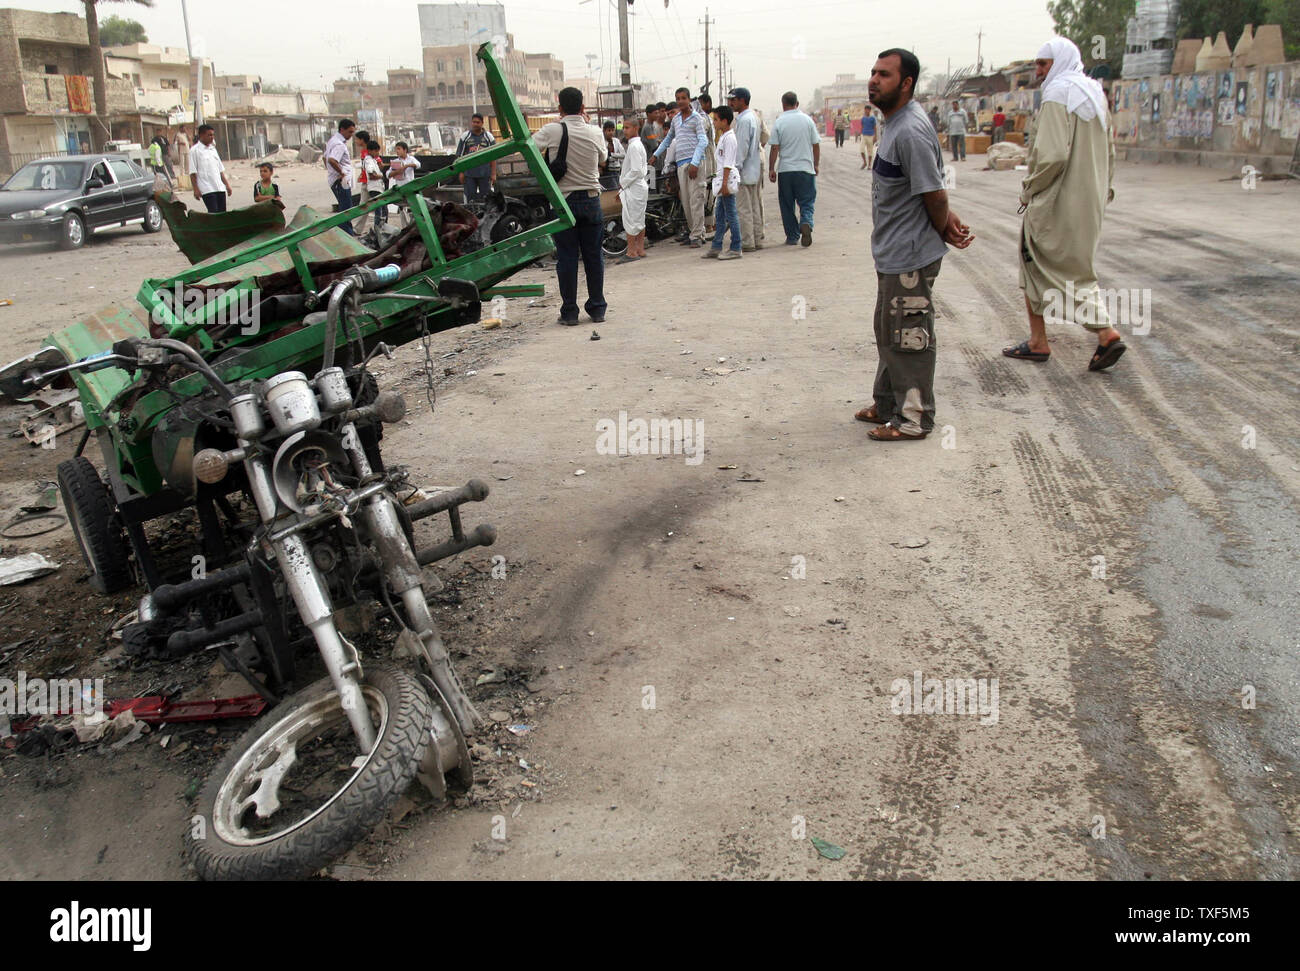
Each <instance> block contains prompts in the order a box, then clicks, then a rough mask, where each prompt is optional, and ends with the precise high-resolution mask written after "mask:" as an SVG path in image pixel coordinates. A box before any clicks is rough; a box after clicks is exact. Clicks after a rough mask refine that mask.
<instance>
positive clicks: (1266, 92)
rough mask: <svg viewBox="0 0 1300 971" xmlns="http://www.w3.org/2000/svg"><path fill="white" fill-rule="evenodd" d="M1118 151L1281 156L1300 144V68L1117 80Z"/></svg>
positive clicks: (1283, 66) (1295, 65)
mask: <svg viewBox="0 0 1300 971" xmlns="http://www.w3.org/2000/svg"><path fill="white" fill-rule="evenodd" d="M1111 95H1112V98H1113V104H1114V117H1115V142H1116V145H1117V146H1119V147H1132V148H1140V149H1159V150H1168V151H1185V152H1186V151H1191V152H1213V153H1222V154H1225V155H1231V156H1254V155H1261V156H1269V155H1271V156H1285V157H1287V158H1290V157H1291V155H1292V153H1293V152H1294V151H1295V147H1296V138H1297V136H1300V62H1291V63H1289V64H1276V65H1271V66H1259V67H1246V68H1241V67H1238V68H1230V69H1225V70H1221V71H1203V72H1201V73H1198V74H1165V75H1161V76H1158V77H1150V78H1135V79H1132V80H1127V79H1122V80H1117V81H1116V82H1115V83H1114V85H1113V86H1112V88H1111Z"/></svg>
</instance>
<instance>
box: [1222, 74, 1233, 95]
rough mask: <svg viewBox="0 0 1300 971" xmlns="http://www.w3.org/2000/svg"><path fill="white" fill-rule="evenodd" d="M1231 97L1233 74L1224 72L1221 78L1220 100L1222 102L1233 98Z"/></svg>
mask: <svg viewBox="0 0 1300 971" xmlns="http://www.w3.org/2000/svg"><path fill="white" fill-rule="evenodd" d="M1231 97H1232V72H1231V71H1224V72H1223V74H1221V75H1220V76H1219V98H1220V99H1221V100H1222V99H1223V98H1231Z"/></svg>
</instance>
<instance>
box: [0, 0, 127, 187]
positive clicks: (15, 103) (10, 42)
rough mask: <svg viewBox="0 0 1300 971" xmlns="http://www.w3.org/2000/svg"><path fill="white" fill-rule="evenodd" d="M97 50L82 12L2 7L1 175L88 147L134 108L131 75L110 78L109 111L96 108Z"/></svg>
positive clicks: (0, 75)
mask: <svg viewBox="0 0 1300 971" xmlns="http://www.w3.org/2000/svg"><path fill="white" fill-rule="evenodd" d="M96 56H101V55H100V54H99V52H98V51H94V52H92V51H91V48H90V42H89V39H88V34H87V31H86V21H85V19H84V18H82V17H78V16H77V15H76V14H71V13H40V12H37V11H32V10H14V9H0V176H7V175H8V174H10V173H11V172H13V171H14V170H15V169H17V168H19V167H21V166H22V165H24V164H26V163H27V162H29V161H31V160H32V159H34V158H39V157H41V156H42V155H51V154H67V153H69V152H82V151H90V150H91V148H92V146H93V145H94V144H97V143H102V142H103V141H104V140H106V139H107V138H109V137H111V126H112V124H113V118H114V117H115V116H117V115H123V116H129V115H130V114H131V113H132V112H134V110H135V97H134V93H133V91H132V89H131V86H130V83H129V82H127V81H122V80H120V79H114V78H109V80H108V84H107V86H106V91H105V94H106V97H107V107H108V115H109V116H108V117H107V118H100V117H99V116H98V115H97V114H96V111H95V81H94V68H93V64H94V58H95V57H96ZM92 126H98V127H97V128H93V127H92Z"/></svg>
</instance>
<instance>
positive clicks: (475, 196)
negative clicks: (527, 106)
mask: <svg viewBox="0 0 1300 971" xmlns="http://www.w3.org/2000/svg"><path fill="white" fill-rule="evenodd" d="M496 143H497V140H496V139H495V138H493V137H492V133H491V132H490V131H488V130H487V129H486V128H484V127H483V116H482V115H479V114H475V115H474V116H472V117H471V118H470V120H469V131H467V132H465V134H464V135H462V136H461V138H460V142H459V143H458V144H457V145H456V157H457V158H463V157H465V156H466V155H472V154H473V153H474V152H478V151H482V150H483V149H485V148H490V147H492V146H493V145H495V144H496ZM460 182H461V185H463V186H464V187H465V201H466V202H483V201H484V200H485V199H487V197H488V196H489V195H491V193H492V187H493V186H494V185H496V182H497V163H496V162H491V163H489V164H487V165H479V166H476V167H475V168H472V169H470V170H468V171H466V172H462V173H461V174H460Z"/></svg>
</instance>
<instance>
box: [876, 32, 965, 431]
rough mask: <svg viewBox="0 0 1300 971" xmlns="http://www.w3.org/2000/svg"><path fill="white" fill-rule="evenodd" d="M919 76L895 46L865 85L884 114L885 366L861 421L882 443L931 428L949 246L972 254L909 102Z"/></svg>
mask: <svg viewBox="0 0 1300 971" xmlns="http://www.w3.org/2000/svg"><path fill="white" fill-rule="evenodd" d="M920 71H921V65H920V63H919V62H918V61H917V59H916V55H915V54H913V53H912V52H911V51H905V50H901V49H899V48H890V49H889V50H887V51H884V52H882V53H881V55H880V57H879V59H878V60H877V61H876V64H875V66H874V67H873V68H872V69H871V80H870V81H869V82H868V85H867V90H868V92H869V94H870V98H871V103H872V104H873V105H875V106H876V107H877V108H879V109H880V110H881V111H882V112H883V113H884V116H885V120H884V125H883V129H882V133H881V137H880V145H879V147H878V148H877V149H876V160H875V162H874V163H873V164H872V167H871V174H872V180H871V181H872V184H871V218H872V224H873V225H872V230H871V254H872V256H873V258H874V259H875V263H876V311H875V332H876V334H875V336H876V351H877V353H878V355H879V362H878V364H877V366H876V381H875V386H874V388H873V389H872V394H873V397H874V399H875V400H874V401H873V402H872V404H870V405H868V406H867V407H865V408H862V409H861V410H859V411H858V413H857V414H856V415H854V417H855V418H857V419H858V420H859V421H865V422H870V423H873V424H877V425H879V426H880V427H879V428H876V429H873V430H872V431H871V432H870V437H871V438H873V439H874V440H876V441H878V442H898V441H914V440H917V439H922V438H925V437H926V436H927V435H928V434H930V431H931V430H932V429H933V428H934V367H935V361H936V354H935V340H934V303H933V299H932V291H933V288H934V281H935V279H936V278H937V277H938V276H939V266H940V264H941V263H942V262H943V257H944V254H945V253H947V251H948V245H949V244H950V245H952V246H955V247H957V248H958V249H965V248H966V247H967V246H969V245H970V244H971V240H973V239H974V238H975V237H974V236H973V235H971V232H970V229H969V227H967V226H966V225H964V224H963V223H962V221H961V220H960V219H958V218H957V215H956V214H955V213H954V212H952V211H951V210H950V209H949V208H948V193H947V192H946V191H945V190H944V187H943V151H942V149H940V148H939V139H938V137H937V136H936V135H935V132H934V128H933V126H932V125H931V124H930V120H929V118H927V117H926V114H925V112H924V111H922V110H921V106H920V105H918V104H917V103H916V102H915V101H913V100H912V90H913V86H914V85H915V84H916V79H917V76H918V75H919V74H920Z"/></svg>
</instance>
